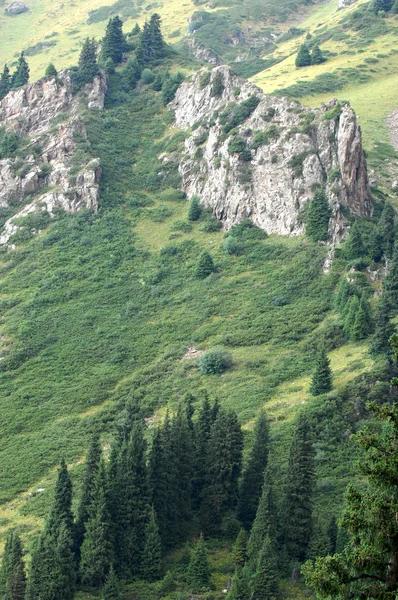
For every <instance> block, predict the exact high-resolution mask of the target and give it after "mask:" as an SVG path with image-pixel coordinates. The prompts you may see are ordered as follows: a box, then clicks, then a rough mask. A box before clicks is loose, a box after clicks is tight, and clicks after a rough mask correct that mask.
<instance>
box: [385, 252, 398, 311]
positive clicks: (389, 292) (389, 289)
mask: <svg viewBox="0 0 398 600" xmlns="http://www.w3.org/2000/svg"><path fill="white" fill-rule="evenodd" d="M382 293H383V297H384V301H385V302H387V304H388V306H389V307H390V311H391V315H396V314H397V313H398V244H396V245H395V246H394V251H393V255H392V259H391V260H390V261H389V265H388V272H387V275H386V276H385V278H384V281H383V292H382Z"/></svg>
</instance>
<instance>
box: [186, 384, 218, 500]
mask: <svg viewBox="0 0 398 600" xmlns="http://www.w3.org/2000/svg"><path fill="white" fill-rule="evenodd" d="M217 412H218V404H214V406H213V407H212V406H211V404H210V401H209V398H208V395H207V394H205V397H204V400H203V403H202V406H201V408H200V410H199V415H198V419H197V421H196V422H195V424H194V440H195V448H194V477H193V485H192V500H193V508H194V509H196V510H197V509H199V507H200V502H201V499H202V490H203V486H204V484H205V479H206V462H205V460H203V457H206V456H207V455H208V452H209V440H210V432H211V427H212V425H213V423H214V420H215V418H216V416H217Z"/></svg>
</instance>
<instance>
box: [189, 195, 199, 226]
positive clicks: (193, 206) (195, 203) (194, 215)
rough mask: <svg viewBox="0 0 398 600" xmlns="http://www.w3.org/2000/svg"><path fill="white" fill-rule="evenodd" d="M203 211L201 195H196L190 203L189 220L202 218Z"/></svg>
mask: <svg viewBox="0 0 398 600" xmlns="http://www.w3.org/2000/svg"><path fill="white" fill-rule="evenodd" d="M201 212H202V209H201V206H200V203H199V196H196V195H194V196H192V199H191V202H190V203H189V210H188V221H197V220H198V219H199V218H200V215H201Z"/></svg>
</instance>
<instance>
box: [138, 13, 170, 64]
mask: <svg viewBox="0 0 398 600" xmlns="http://www.w3.org/2000/svg"><path fill="white" fill-rule="evenodd" d="M165 49H166V47H165V43H164V40H163V36H162V31H161V18H160V15H158V14H157V13H155V14H153V15H152V16H151V19H150V21H149V23H148V22H146V23H145V24H144V27H143V30H142V33H141V37H140V42H139V44H138V47H137V51H136V56H137V60H138V62H139V63H141V64H143V63H145V62H150V61H151V60H156V59H158V58H163V57H164V56H165Z"/></svg>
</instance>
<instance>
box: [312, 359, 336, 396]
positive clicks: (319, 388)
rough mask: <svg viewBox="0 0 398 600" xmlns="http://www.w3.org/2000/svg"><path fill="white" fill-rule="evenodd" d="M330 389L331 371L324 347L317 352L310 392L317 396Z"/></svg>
mask: <svg viewBox="0 0 398 600" xmlns="http://www.w3.org/2000/svg"><path fill="white" fill-rule="evenodd" d="M331 389H332V371H331V368H330V360H329V358H328V356H327V354H326V351H325V349H324V348H322V349H321V350H320V352H319V354H318V357H317V360H316V366H315V371H314V374H313V376H312V381H311V386H310V394H312V395H313V396H319V395H320V394H326V393H327V392H330V390H331Z"/></svg>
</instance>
